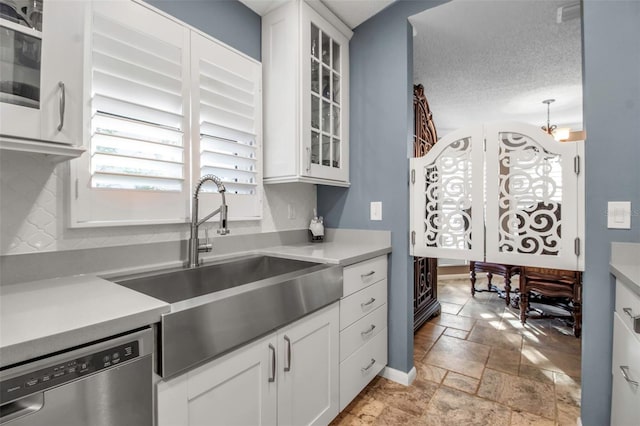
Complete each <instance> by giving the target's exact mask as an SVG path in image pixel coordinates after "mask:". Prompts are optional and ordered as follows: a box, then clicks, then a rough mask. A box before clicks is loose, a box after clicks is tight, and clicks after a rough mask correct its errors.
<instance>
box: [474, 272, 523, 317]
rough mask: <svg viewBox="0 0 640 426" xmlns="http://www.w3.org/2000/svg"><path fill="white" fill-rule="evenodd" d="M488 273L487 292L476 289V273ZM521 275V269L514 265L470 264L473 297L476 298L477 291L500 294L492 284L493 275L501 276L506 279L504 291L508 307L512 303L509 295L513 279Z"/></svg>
mask: <svg viewBox="0 0 640 426" xmlns="http://www.w3.org/2000/svg"><path fill="white" fill-rule="evenodd" d="M478 272H486V273H487V279H488V280H489V283H488V285H487V289H486V290H477V289H476V273H478ZM519 273H520V267H519V266H514V265H503V264H500V263H487V262H474V261H471V262H469V277H470V280H471V295H472V296H475V294H476V292H477V291H496V292H499V291H498V290H497V289H496V287H495V286H493V285H492V284H491V279H492V278H493V275H500V276H502V277H504V291H505V302H506V304H507V306H509V303H510V301H511V298H510V296H509V294H510V293H511V277H512V276H514V275H517V274H519Z"/></svg>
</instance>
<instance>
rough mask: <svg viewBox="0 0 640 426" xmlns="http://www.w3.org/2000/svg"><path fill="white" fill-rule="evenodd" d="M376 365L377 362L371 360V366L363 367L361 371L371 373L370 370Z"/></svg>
mask: <svg viewBox="0 0 640 426" xmlns="http://www.w3.org/2000/svg"><path fill="white" fill-rule="evenodd" d="M375 363H376V360H375V359H373V358H371V362H370V363H369V365H367V366H366V367H362V368H361V369H360V371H362V372H363V373H366V372H367V371H369V369H371V367H373V365H374V364H375Z"/></svg>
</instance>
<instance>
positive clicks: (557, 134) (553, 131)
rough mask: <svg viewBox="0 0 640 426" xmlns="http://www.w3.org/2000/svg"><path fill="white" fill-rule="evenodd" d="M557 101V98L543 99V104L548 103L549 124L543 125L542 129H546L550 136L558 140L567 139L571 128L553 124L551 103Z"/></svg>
mask: <svg viewBox="0 0 640 426" xmlns="http://www.w3.org/2000/svg"><path fill="white" fill-rule="evenodd" d="M555 101H556V100H555V99H545V100H544V101H542V103H543V104H547V125H546V126H542V130H544V131H545V132H546V133H547V134H549V135H550V136H553V138H554V139H555V140H557V141H558V142H559V141H565V140H567V139H569V134H570V133H571V129H570V128H569V127H562V128H558V126H556V125H555V124H551V120H550V105H551V104H552V103H554V102H555Z"/></svg>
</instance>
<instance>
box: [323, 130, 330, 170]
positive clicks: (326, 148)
mask: <svg viewBox="0 0 640 426" xmlns="http://www.w3.org/2000/svg"><path fill="white" fill-rule="evenodd" d="M322 165H323V166H330V165H331V138H330V137H329V136H326V135H322Z"/></svg>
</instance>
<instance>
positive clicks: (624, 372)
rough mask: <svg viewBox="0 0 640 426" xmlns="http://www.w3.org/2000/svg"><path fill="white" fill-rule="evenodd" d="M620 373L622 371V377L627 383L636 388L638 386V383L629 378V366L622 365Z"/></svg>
mask: <svg viewBox="0 0 640 426" xmlns="http://www.w3.org/2000/svg"><path fill="white" fill-rule="evenodd" d="M620 371H622V377H624V379H625V380H626V381H627V383H629V384H631V385H634V386H638V382H637V381H635V380H631V378H630V377H629V366H628V365H621V366H620Z"/></svg>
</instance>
